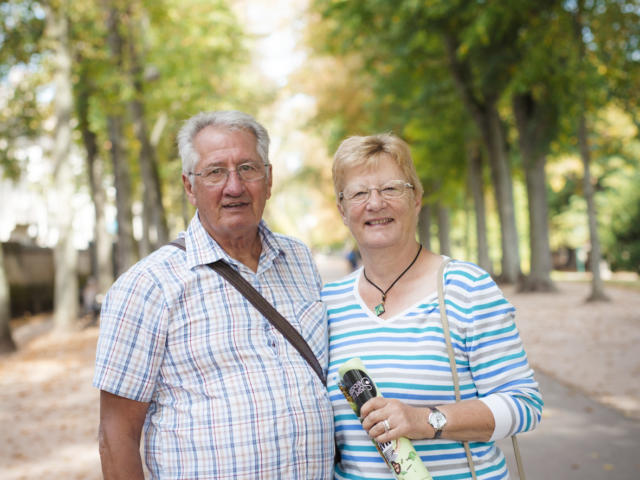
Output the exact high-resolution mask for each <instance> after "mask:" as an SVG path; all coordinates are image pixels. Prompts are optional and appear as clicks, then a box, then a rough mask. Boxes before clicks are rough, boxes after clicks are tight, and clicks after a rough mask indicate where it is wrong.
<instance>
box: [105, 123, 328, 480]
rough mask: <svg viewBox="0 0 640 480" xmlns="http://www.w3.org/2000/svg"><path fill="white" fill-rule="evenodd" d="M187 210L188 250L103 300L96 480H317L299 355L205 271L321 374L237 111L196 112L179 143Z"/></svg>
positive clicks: (262, 176) (261, 162) (256, 134)
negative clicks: (285, 330) (281, 322)
mask: <svg viewBox="0 0 640 480" xmlns="http://www.w3.org/2000/svg"><path fill="white" fill-rule="evenodd" d="M178 146H179V151H180V156H181V157H182V182H183V184H184V188H185V191H186V194H187V197H188V198H189V201H190V202H191V203H192V204H193V205H194V206H195V207H196V208H197V212H196V214H195V216H194V217H193V219H192V220H191V223H190V224H189V227H188V228H187V230H186V232H184V234H183V238H184V242H185V244H186V252H185V251H183V250H181V249H179V248H177V247H175V246H169V245H168V246H164V247H162V248H160V249H159V250H157V251H155V252H154V253H152V254H151V255H149V256H148V257H146V258H144V259H143V260H142V261H140V262H139V263H138V264H136V265H134V266H133V267H132V268H131V269H130V270H129V271H127V272H126V273H125V274H123V275H122V276H121V277H120V278H119V279H118V280H117V281H116V283H115V284H114V285H113V286H112V288H111V289H110V290H109V292H108V294H107V296H106V300H105V303H104V307H103V309H102V316H101V325H100V338H99V341H98V350H97V360H96V372H95V377H94V385H95V386H96V387H98V388H99V389H101V395H100V454H101V459H102V469H103V472H104V478H105V479H107V480H109V479H116V478H117V479H120V478H122V479H125V478H126V479H141V478H143V469H142V461H141V458H140V454H139V446H140V437H141V431H142V429H143V426H144V435H145V442H144V443H145V449H144V458H145V461H146V465H147V467H148V469H149V471H150V473H151V477H152V478H154V479H156V478H157V479H160V478H161V479H196V478H197V479H240V478H246V479H258V478H274V479H275V478H286V479H325V478H331V477H332V475H333V459H334V443H333V416H332V411H331V404H330V401H329V397H328V393H327V391H326V387H325V385H323V383H322V381H321V380H320V378H319V377H318V376H317V375H316V373H315V372H314V371H313V370H312V369H311V368H310V367H309V365H308V364H307V362H306V361H305V359H304V358H303V357H302V356H301V355H300V354H299V353H298V351H297V350H296V349H295V348H294V347H293V346H292V345H291V344H290V342H288V341H287V340H286V339H285V337H283V336H282V335H281V334H280V333H279V332H278V331H277V330H276V329H275V328H274V327H273V326H272V325H271V324H270V323H269V321H267V319H265V317H263V316H262V315H261V314H260V313H259V312H258V311H257V310H256V309H255V308H254V307H253V306H252V305H251V304H250V303H249V302H248V301H247V300H246V298H245V297H244V296H243V295H242V294H240V293H239V292H238V291H237V290H235V289H234V288H233V287H232V286H231V285H230V284H229V283H228V282H227V281H226V280H224V279H223V278H222V277H221V276H219V275H218V273H216V272H215V271H214V270H213V269H211V268H210V267H208V266H207V265H208V264H209V263H211V262H214V261H216V260H218V259H224V261H225V262H227V263H228V264H229V265H231V266H232V267H233V268H234V269H236V270H237V271H238V272H239V273H240V274H241V275H242V276H243V277H244V278H245V279H246V280H248V281H249V282H250V283H251V284H252V285H253V286H254V287H255V288H256V289H257V290H258V291H259V292H260V293H261V294H262V295H263V296H264V297H266V299H267V300H268V301H269V302H271V304H272V305H273V306H274V307H275V308H276V309H277V310H278V311H279V312H280V313H281V314H282V315H283V316H284V317H285V318H286V319H287V320H288V321H289V322H290V323H291V325H292V326H293V327H294V328H295V329H296V330H298V331H299V332H300V333H301V334H302V336H303V337H304V338H305V340H306V341H307V342H308V344H309V345H310V346H311V348H312V350H313V353H314V354H315V355H316V357H317V358H318V360H319V362H320V364H321V365H322V366H323V368H324V369H325V372H326V368H327V360H328V350H327V326H326V312H325V307H324V306H323V304H322V302H321V299H320V288H321V280H320V276H319V274H318V271H317V269H316V267H315V265H314V263H313V260H312V257H311V253H310V251H309V250H308V249H307V247H305V246H304V245H303V244H302V243H301V242H300V241H297V240H294V239H292V238H290V237H286V236H283V235H278V234H274V233H273V232H271V231H270V230H269V228H268V227H267V225H266V224H265V223H264V222H263V221H262V214H263V210H264V208H265V204H266V201H267V199H268V198H269V197H270V195H271V183H272V176H271V164H270V163H269V136H268V134H267V131H266V130H265V129H264V127H263V126H262V125H260V124H259V123H257V122H256V121H255V120H254V119H253V118H252V117H251V116H249V115H247V114H244V113H241V112H237V111H226V112H225V111H220V112H211V113H201V114H198V115H196V116H194V117H192V118H191V119H189V120H188V121H187V122H186V123H185V125H184V126H183V128H182V129H181V130H180V133H179V134H178Z"/></svg>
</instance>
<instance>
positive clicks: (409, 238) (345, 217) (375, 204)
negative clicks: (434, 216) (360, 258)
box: [338, 157, 420, 250]
mask: <svg viewBox="0 0 640 480" xmlns="http://www.w3.org/2000/svg"><path fill="white" fill-rule="evenodd" d="M393 180H402V181H404V182H407V179H406V178H405V176H404V175H403V174H402V171H401V170H400V168H399V167H398V166H397V165H396V164H395V163H394V162H393V160H391V159H390V158H388V157H387V158H385V157H383V158H381V160H380V162H379V163H378V166H377V167H376V168H366V167H354V168H351V169H349V170H347V171H346V174H345V183H344V188H343V192H347V191H355V190H358V191H366V190H367V189H370V188H372V187H376V188H378V187H381V186H384V185H388V184H389V182H391V181H393ZM338 210H340V214H341V215H342V221H343V222H344V224H345V225H346V226H347V227H349V230H351V234H352V235H353V237H354V238H355V240H356V242H357V243H358V247H359V248H360V249H361V250H366V249H371V248H374V249H375V248H385V247H393V246H397V247H403V246H405V245H408V244H410V243H412V242H415V234H416V224H417V221H418V214H419V212H420V199H419V198H416V195H415V191H414V190H413V189H409V188H408V189H406V190H405V193H404V195H402V196H400V197H397V198H390V199H388V198H384V197H383V196H382V195H381V194H380V192H379V191H378V190H371V193H370V196H369V199H368V200H367V201H366V202H364V203H360V204H356V203H353V202H350V201H349V200H348V199H347V198H344V199H343V200H342V201H340V202H339V203H338Z"/></svg>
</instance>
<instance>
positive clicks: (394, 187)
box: [338, 180, 413, 205]
mask: <svg viewBox="0 0 640 480" xmlns="http://www.w3.org/2000/svg"><path fill="white" fill-rule="evenodd" d="M412 189H413V185H412V184H410V183H407V182H405V181H404V180H391V181H390V182H387V183H385V184H384V185H380V186H379V187H365V186H364V185H353V186H348V187H347V188H345V189H344V190H343V191H342V192H340V193H339V194H338V198H339V199H340V201H342V200H345V201H347V202H348V203H350V204H352V205H360V204H362V203H366V202H367V201H368V200H369V198H371V191H372V190H377V191H378V193H379V194H380V196H382V198H384V199H386V200H393V199H394V198H399V197H401V196H403V195H404V194H405V193H406V192H407V190H412Z"/></svg>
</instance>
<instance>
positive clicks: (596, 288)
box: [578, 111, 609, 302]
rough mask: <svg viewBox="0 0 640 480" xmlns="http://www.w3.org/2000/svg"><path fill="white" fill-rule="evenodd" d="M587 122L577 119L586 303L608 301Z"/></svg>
mask: <svg viewBox="0 0 640 480" xmlns="http://www.w3.org/2000/svg"><path fill="white" fill-rule="evenodd" d="M587 135H588V134H587V121H586V118H585V115H584V111H582V112H581V113H580V118H579V119H578V144H579V145H580V156H581V157H582V165H583V167H584V198H585V200H586V201H587V219H588V223H589V239H590V241H591V258H590V267H591V273H592V277H591V295H590V296H589V297H588V298H587V301H589V302H593V301H609V297H608V296H607V295H606V294H605V292H604V283H603V281H602V276H601V275H600V261H601V260H602V255H601V254H600V240H599V238H598V222H597V218H598V213H597V212H596V204H595V201H594V198H593V197H594V191H593V190H594V189H593V184H592V181H591V167H590V164H591V152H590V150H589V139H588V138H587Z"/></svg>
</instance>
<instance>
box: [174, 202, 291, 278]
mask: <svg viewBox="0 0 640 480" xmlns="http://www.w3.org/2000/svg"><path fill="white" fill-rule="evenodd" d="M258 235H259V236H260V240H261V241H262V253H261V255H260V261H259V263H258V272H257V273H260V272H261V271H263V270H265V269H267V268H269V267H270V266H271V264H273V261H274V260H275V259H276V258H277V257H278V255H284V250H283V249H282V247H281V246H280V242H279V241H278V238H277V236H276V235H275V234H274V233H273V232H272V231H271V230H270V229H269V227H267V224H266V223H265V221H264V220H260V223H259V224H258ZM185 246H186V248H187V252H186V253H187V258H186V262H187V268H189V269H192V268H193V267H196V266H198V265H208V264H209V263H213V262H216V261H218V260H221V259H222V260H224V261H225V262H227V263H229V264H231V265H235V266H236V267H237V266H238V264H239V262H238V261H237V260H235V259H233V258H231V257H230V256H229V255H228V254H227V252H225V251H224V249H223V248H222V247H221V246H220V245H219V244H218V242H216V241H215V240H214V239H213V238H211V235H209V233H208V232H207V231H206V230H205V228H204V226H203V225H202V223H201V222H200V218H199V217H198V212H196V214H195V215H194V216H193V218H192V219H191V222H190V223H189V227H188V228H187V231H186V232H185Z"/></svg>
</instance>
